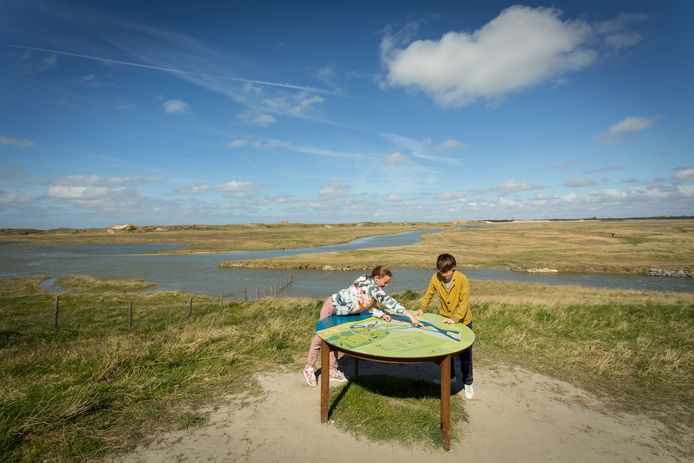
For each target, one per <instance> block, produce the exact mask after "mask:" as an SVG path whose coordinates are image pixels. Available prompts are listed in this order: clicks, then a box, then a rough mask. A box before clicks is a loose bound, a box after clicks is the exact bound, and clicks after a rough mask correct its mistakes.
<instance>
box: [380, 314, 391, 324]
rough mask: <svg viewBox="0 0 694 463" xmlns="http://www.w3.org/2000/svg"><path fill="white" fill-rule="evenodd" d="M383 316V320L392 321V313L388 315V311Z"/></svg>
mask: <svg viewBox="0 0 694 463" xmlns="http://www.w3.org/2000/svg"><path fill="white" fill-rule="evenodd" d="M382 318H383V321H384V322H390V320H391V318H390V315H388V314H387V313H386V314H383V317H382Z"/></svg>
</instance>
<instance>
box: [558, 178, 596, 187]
mask: <svg viewBox="0 0 694 463" xmlns="http://www.w3.org/2000/svg"><path fill="white" fill-rule="evenodd" d="M595 185H597V183H595V181H594V180H591V179H589V178H570V179H568V180H567V181H566V182H564V186H566V187H569V188H581V187H585V186H595Z"/></svg>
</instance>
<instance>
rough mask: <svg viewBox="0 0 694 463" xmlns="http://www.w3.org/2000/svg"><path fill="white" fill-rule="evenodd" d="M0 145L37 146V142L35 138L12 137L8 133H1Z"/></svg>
mask: <svg viewBox="0 0 694 463" xmlns="http://www.w3.org/2000/svg"><path fill="white" fill-rule="evenodd" d="M0 145H10V146H27V147H32V146H36V142H34V141H33V140H27V139H26V138H17V137H10V136H7V135H0Z"/></svg>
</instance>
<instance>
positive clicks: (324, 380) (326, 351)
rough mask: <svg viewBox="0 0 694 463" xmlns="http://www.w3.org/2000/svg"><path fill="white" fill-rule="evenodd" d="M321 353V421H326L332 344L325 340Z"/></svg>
mask: <svg viewBox="0 0 694 463" xmlns="http://www.w3.org/2000/svg"><path fill="white" fill-rule="evenodd" d="M320 355H321V357H320V422H321V423H326V422H327V421H328V401H329V399H330V346H329V345H328V343H327V342H325V341H322V344H321V348H320Z"/></svg>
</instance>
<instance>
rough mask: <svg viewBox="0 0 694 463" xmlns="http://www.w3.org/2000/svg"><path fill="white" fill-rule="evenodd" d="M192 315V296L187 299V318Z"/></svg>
mask: <svg viewBox="0 0 694 463" xmlns="http://www.w3.org/2000/svg"><path fill="white" fill-rule="evenodd" d="M192 313H193V296H192V295H191V296H190V298H189V299H188V316H189V317H190V315H191V314H192Z"/></svg>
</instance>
